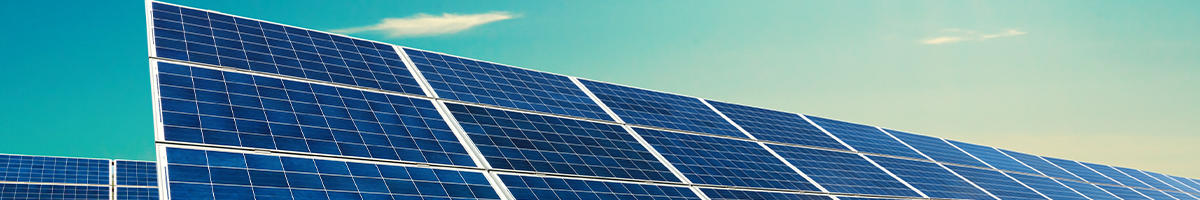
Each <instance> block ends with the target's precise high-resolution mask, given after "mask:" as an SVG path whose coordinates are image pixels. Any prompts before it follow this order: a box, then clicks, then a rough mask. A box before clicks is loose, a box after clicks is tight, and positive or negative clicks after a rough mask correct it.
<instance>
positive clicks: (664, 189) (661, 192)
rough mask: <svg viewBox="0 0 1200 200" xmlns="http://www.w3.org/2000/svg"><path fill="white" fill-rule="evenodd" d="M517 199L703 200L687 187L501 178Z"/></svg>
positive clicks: (544, 178)
mask: <svg viewBox="0 0 1200 200" xmlns="http://www.w3.org/2000/svg"><path fill="white" fill-rule="evenodd" d="M500 180H501V181H502V182H504V186H505V187H507V188H508V191H509V192H511V193H512V195H513V197H515V198H516V199H523V200H524V199H528V200H551V199H595V200H600V199H669V200H684V199H700V197H697V196H696V193H695V192H693V191H692V190H690V189H688V188H686V187H675V186H662V185H650V184H633V183H619V182H606V181H593V180H579V179H562V178H551V177H536V176H518V175H509V174H501V175H500Z"/></svg>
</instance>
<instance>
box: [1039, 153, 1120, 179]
mask: <svg viewBox="0 0 1200 200" xmlns="http://www.w3.org/2000/svg"><path fill="white" fill-rule="evenodd" d="M1044 158H1046V160H1048V161H1050V162H1051V163H1054V165H1058V166H1059V167H1062V168H1063V169H1066V170H1067V171H1070V172H1071V174H1075V175H1076V176H1079V177H1080V178H1083V179H1084V180H1087V181H1088V182H1092V183H1104V184H1112V185H1120V183H1117V182H1115V181H1112V179H1108V178H1106V177H1104V175H1100V174H1099V173H1096V172H1095V171H1092V170H1091V169H1088V168H1087V167H1085V166H1083V165H1081V164H1079V163H1078V162H1075V161H1070V160H1063V159H1058V158H1051V157H1044Z"/></svg>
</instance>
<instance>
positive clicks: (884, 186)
mask: <svg viewBox="0 0 1200 200" xmlns="http://www.w3.org/2000/svg"><path fill="white" fill-rule="evenodd" d="M769 146H770V147H771V149H773V150H775V152H776V153H779V155H780V156H782V157H783V158H784V159H787V161H788V162H790V163H792V165H793V166H796V168H798V169H800V171H801V172H804V173H805V174H807V175H808V177H809V178H812V179H813V182H817V184H820V185H821V186H822V187H825V189H827V190H829V191H830V192H840V193H855V194H875V195H890V196H909V197H921V195H920V194H917V192H915V191H913V190H912V189H910V188H908V186H905V185H904V183H901V182H900V181H899V180H896V178H893V177H892V176H891V175H888V174H887V172H884V171H883V170H881V169H879V167H876V166H875V165H873V164H871V163H870V162H869V161H867V160H866V159H863V157H860V156H859V155H858V154H853V153H844V152H836V151H826V150H817V149H808V148H800V147H790V146H782V145H769Z"/></svg>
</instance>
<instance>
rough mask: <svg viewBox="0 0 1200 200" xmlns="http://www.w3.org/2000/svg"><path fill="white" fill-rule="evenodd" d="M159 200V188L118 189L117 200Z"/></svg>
mask: <svg viewBox="0 0 1200 200" xmlns="http://www.w3.org/2000/svg"><path fill="white" fill-rule="evenodd" d="M155 199H158V189H157V188H133V187H118V188H117V200H155Z"/></svg>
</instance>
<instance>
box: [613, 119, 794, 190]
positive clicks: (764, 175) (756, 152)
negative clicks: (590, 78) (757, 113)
mask: <svg viewBox="0 0 1200 200" xmlns="http://www.w3.org/2000/svg"><path fill="white" fill-rule="evenodd" d="M634 131H636V132H637V133H638V134H639V135H641V136H642V137H643V138H644V139H646V142H648V143H650V145H651V146H653V147H654V149H655V150H657V151H658V152H659V153H661V154H662V155H663V157H665V158H666V159H667V161H668V162H670V163H671V165H674V166H675V168H677V169H679V171H680V172H682V173H683V175H684V176H686V177H687V178H688V180H691V181H692V182H693V183H698V184H710V185H726V186H744V187H762V188H778V189H793V190H809V191H817V188H816V186H814V185H813V184H812V183H809V182H808V181H807V180H805V179H804V177H803V176H800V174H799V173H796V171H793V170H792V169H791V168H789V167H788V166H787V165H786V164H784V163H783V162H782V161H780V160H779V158H776V157H775V156H773V155H771V153H770V152H768V151H767V150H766V149H764V148H762V146H759V145H758V144H756V143H754V142H748V141H742V140H734V139H725V138H717V137H709V136H700V135H692V134H683V133H675V132H668V131H659V130H650V129H642V128H634Z"/></svg>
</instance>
